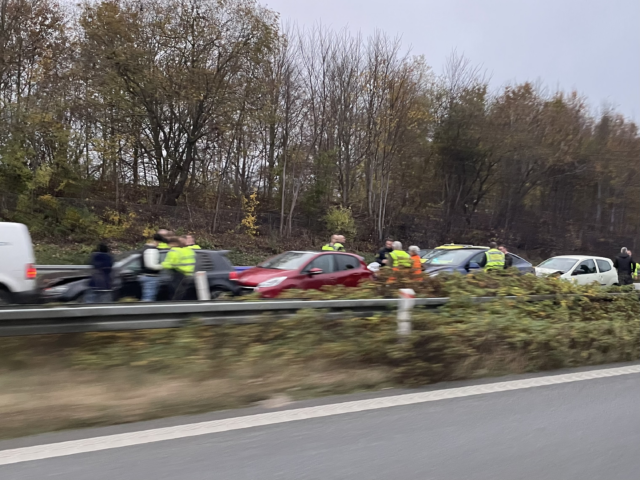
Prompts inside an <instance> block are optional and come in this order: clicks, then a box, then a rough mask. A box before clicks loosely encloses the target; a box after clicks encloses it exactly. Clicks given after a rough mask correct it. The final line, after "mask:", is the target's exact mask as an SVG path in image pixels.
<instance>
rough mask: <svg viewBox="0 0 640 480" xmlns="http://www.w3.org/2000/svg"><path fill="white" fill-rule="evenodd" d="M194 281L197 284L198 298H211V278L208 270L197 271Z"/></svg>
mask: <svg viewBox="0 0 640 480" xmlns="http://www.w3.org/2000/svg"><path fill="white" fill-rule="evenodd" d="M194 281H195V284H196V293H197V294H198V300H201V301H203V300H211V290H210V289H209V279H208V278H207V272H196V273H195V275H194Z"/></svg>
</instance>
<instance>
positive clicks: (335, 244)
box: [322, 235, 344, 252]
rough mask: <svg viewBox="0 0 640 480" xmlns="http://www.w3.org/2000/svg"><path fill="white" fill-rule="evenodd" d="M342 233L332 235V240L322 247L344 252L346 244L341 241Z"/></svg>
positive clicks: (326, 249) (324, 249)
mask: <svg viewBox="0 0 640 480" xmlns="http://www.w3.org/2000/svg"><path fill="white" fill-rule="evenodd" d="M340 238H341V236H340V235H331V242H329V243H327V244H326V245H324V246H323V247H322V250H323V251H330V252H344V245H342V244H341V243H340Z"/></svg>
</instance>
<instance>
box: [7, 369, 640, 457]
mask: <svg viewBox="0 0 640 480" xmlns="http://www.w3.org/2000/svg"><path fill="white" fill-rule="evenodd" d="M637 373H640V365H632V366H628V367H619V368H609V369H603V370H592V371H588V372H579V373H569V374H564V375H549V376H545V377H537V378H530V379H525V380H513V381H509V382H498V383H490V384H485V385H475V386H470V387H459V388H449V389H445V390H435V391H431V392H422V393H409V394H403V395H395V396H391V397H382V398H373V399H370V400H356V401H353V402H344V403H335V404H331V405H319V406H317V407H307V408H298V409H293V410H285V411H282V412H271V413H261V414H257V415H249V416H245V417H236V418H227V419H224V420H213V421H210V422H201V423H193V424H187V425H178V426H175V427H166V428H156V429H152V430H144V431H140V432H131V433H121V434H117V435H107V436H103V437H95V438H87V439H83V440H73V441H69V442H60V443H52V444H48V445H37V446H34V447H25V448H16V449H13V450H4V451H0V465H10V464H13V463H20V462H29V461H33V460H43V459H47V458H56V457H63V456H67V455H76V454H79V453H88V452H98V451H101V450H109V449H112V448H121V447H130V446H133V445H143V444H147V443H154V442H161V441H164V440H176V439H179V438H187V437H195V436H198V435H208V434H212V433H220V432H229V431H232V430H240V429H244V428H254V427H261V426H265V425H274V424H278V423H287V422H294V421H297V420H308V419H312V418H321V417H330V416H333V415H343V414H345V413H357V412H365V411H368V410H378V409H382V408H389V407H398V406H403V405H413V404H417V403H425V402H434V401H437V400H447V399H453V398H463V397H470V396H474V395H485V394H489V393H499V392H508V391H512V390H522V389H526V388H536V387H543V386H548V385H559V384H563V383H572V382H582V381H587V380H595V379H599V378H608V377H618V376H621V375H631V374H637Z"/></svg>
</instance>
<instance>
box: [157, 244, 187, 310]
mask: <svg viewBox="0 0 640 480" xmlns="http://www.w3.org/2000/svg"><path fill="white" fill-rule="evenodd" d="M166 240H167V246H168V247H169V251H168V252H167V255H166V256H165V257H164V261H163V262H162V264H161V265H162V269H163V271H164V272H166V273H167V274H168V275H169V277H170V282H169V285H170V286H169V290H170V292H169V298H173V294H174V293H175V291H176V288H177V286H178V285H179V284H180V281H181V280H182V274H180V272H179V271H178V269H179V267H180V265H181V262H182V252H181V250H180V243H179V242H178V239H177V238H175V237H169V238H167V239H166Z"/></svg>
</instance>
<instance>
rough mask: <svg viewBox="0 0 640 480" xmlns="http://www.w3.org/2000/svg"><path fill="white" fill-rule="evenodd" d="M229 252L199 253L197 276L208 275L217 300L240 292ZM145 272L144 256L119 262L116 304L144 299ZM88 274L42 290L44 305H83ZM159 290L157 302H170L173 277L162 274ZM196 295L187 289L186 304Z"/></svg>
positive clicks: (131, 256)
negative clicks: (124, 300) (233, 278)
mask: <svg viewBox="0 0 640 480" xmlns="http://www.w3.org/2000/svg"><path fill="white" fill-rule="evenodd" d="M226 254H227V252H226V251H223V250H220V251H214V250H196V272H201V271H204V272H207V277H208V279H209V287H210V289H211V298H217V297H218V296H220V295H221V294H222V293H226V292H229V293H231V294H234V295H235V294H237V293H239V291H240V288H239V287H238V284H237V283H235V282H234V281H232V280H231V279H230V277H232V276H233V275H234V273H232V272H235V270H234V267H233V265H232V264H231V262H230V261H229V259H228V258H227V256H226ZM166 255H167V251H166V250H161V251H160V261H163V260H164V258H165V257H166ZM141 271H142V264H141V254H140V252H133V253H130V254H126V255H124V256H123V257H122V259H121V260H119V261H117V262H116V263H115V265H114V268H113V276H114V287H113V289H114V300H115V301H117V300H119V299H122V298H137V299H140V298H141V297H142V287H141V285H140V281H139V275H140V272H141ZM89 275H90V273H89V272H86V273H85V272H83V274H82V275H75V276H70V277H65V278H60V279H56V280H53V281H50V282H49V283H48V284H47V285H45V286H44V288H43V289H42V298H43V301H45V302H82V301H84V295H85V293H86V292H87V291H88V290H89ZM160 278H161V280H160V287H159V289H158V297H157V299H158V301H167V300H170V298H169V295H170V288H169V284H170V276H169V275H168V274H161V277H160ZM196 299H197V294H196V291H195V286H194V285H193V283H192V284H191V285H190V286H189V288H188V289H187V292H186V295H185V298H184V300H196Z"/></svg>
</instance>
